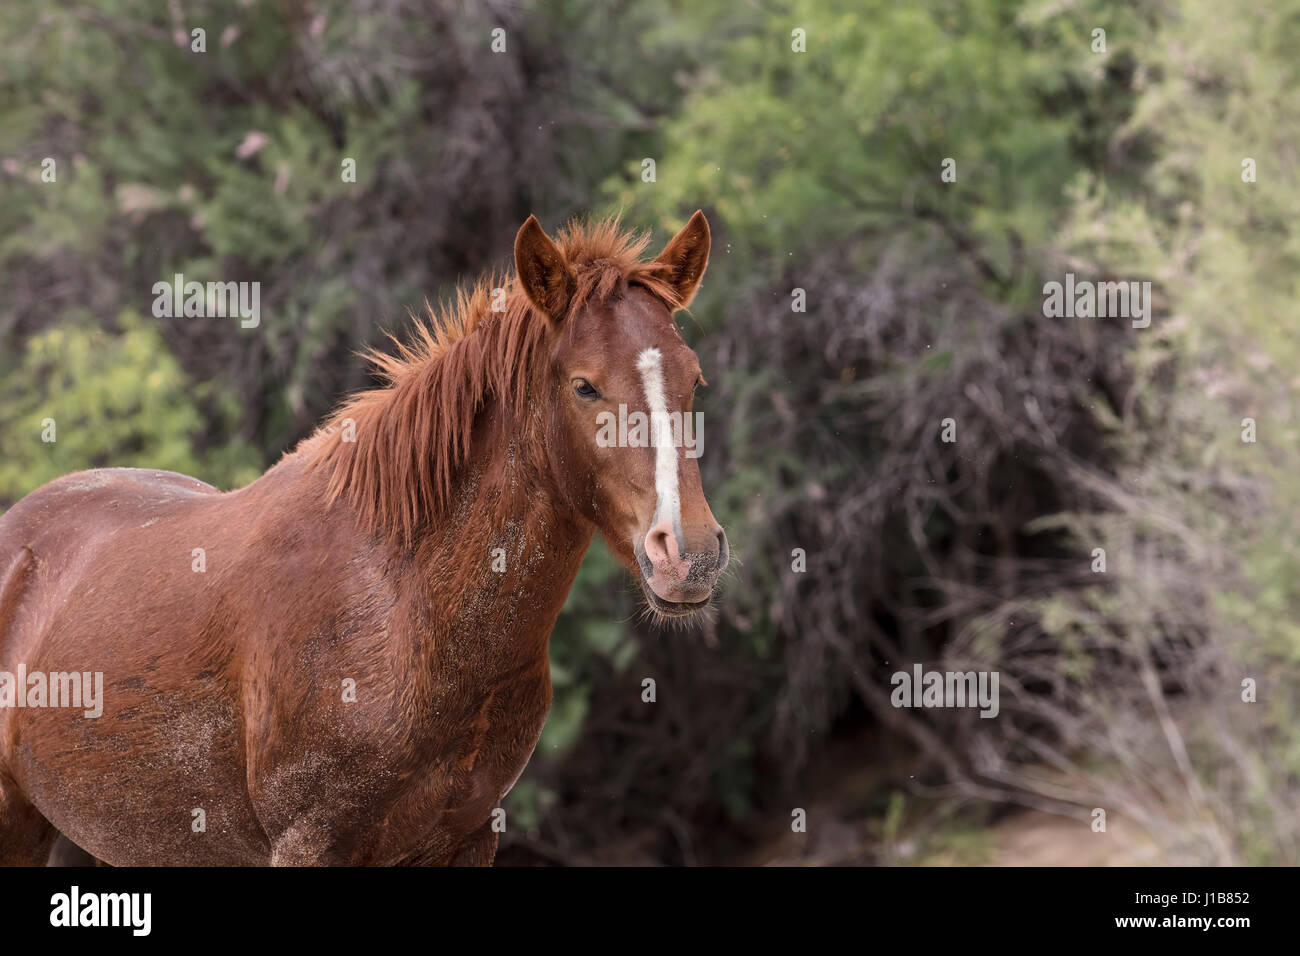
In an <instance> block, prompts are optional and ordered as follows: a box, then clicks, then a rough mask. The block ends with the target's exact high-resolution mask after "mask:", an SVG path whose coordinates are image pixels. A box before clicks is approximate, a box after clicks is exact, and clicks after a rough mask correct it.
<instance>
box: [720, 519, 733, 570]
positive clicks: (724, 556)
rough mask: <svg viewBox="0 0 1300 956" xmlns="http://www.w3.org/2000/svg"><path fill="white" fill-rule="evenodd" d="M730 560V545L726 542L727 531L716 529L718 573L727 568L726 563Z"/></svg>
mask: <svg viewBox="0 0 1300 956" xmlns="http://www.w3.org/2000/svg"><path fill="white" fill-rule="evenodd" d="M730 560H731V546H730V545H728V544H727V532H725V531H723V530H722V529H721V528H719V529H718V573H719V574H721V573H722V572H723V571H725V570H726V568H727V563H728V562H729V561H730Z"/></svg>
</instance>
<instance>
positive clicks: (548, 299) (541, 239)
mask: <svg viewBox="0 0 1300 956" xmlns="http://www.w3.org/2000/svg"><path fill="white" fill-rule="evenodd" d="M515 272H516V273H517V274H518V276H519V281H520V282H521V283H522V284H523V287H524V292H526V293H527V294H528V298H529V299H531V300H532V303H533V305H535V306H537V308H539V309H541V310H542V311H543V312H544V313H546V315H547V317H548V318H551V319H553V320H555V321H559V320H560V319H561V318H563V317H564V313H565V310H566V309H567V308H568V307H569V298H570V297H571V296H572V295H573V276H572V275H570V274H569V267H568V266H566V265H565V264H564V255H563V253H561V252H560V248H559V246H557V245H556V244H555V243H554V242H552V241H551V238H550V236H548V235H547V234H546V233H545V232H544V231H543V230H542V224H541V223H539V222H538V221H537V217H536V216H529V217H528V220H527V221H526V222H525V223H524V224H523V225H522V226H520V227H519V234H518V235H517V236H515Z"/></svg>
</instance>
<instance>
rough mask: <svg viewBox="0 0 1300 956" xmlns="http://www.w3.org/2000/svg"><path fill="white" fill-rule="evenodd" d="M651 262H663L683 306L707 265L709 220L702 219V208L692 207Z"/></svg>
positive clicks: (667, 275)
mask: <svg viewBox="0 0 1300 956" xmlns="http://www.w3.org/2000/svg"><path fill="white" fill-rule="evenodd" d="M655 262H658V263H662V264H663V266H664V272H665V277H666V278H667V279H668V284H669V285H671V286H672V287H673V291H675V292H676V293H677V301H678V302H680V303H681V305H680V307H681V308H683V309H684V308H686V306H688V305H690V304H691V299H693V298H695V290H696V289H698V288H699V287H700V280H701V279H703V278H704V270H705V269H706V268H707V267H708V265H709V221H708V220H707V219H705V218H704V211H703V210H700V209H697V210H695V215H693V216H691V221H690V222H688V223H687V224H686V225H685V226H683V227H682V231H681V232H679V233H678V234H677V235H675V236H673V238H672V241H671V242H669V243H668V245H666V246H664V251H663V252H661V253H659V256H658V258H656V259H655Z"/></svg>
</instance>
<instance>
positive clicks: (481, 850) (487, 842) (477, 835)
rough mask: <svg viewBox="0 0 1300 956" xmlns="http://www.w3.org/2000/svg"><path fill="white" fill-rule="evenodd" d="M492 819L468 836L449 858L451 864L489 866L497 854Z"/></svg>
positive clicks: (495, 833) (496, 834) (496, 835)
mask: <svg viewBox="0 0 1300 956" xmlns="http://www.w3.org/2000/svg"><path fill="white" fill-rule="evenodd" d="M498 836H499V834H498V833H497V831H495V830H493V829H492V821H491V820H489V821H488V822H487V823H485V824H483V825H482V826H481V827H479V828H478V829H477V830H475V831H474V832H473V833H471V834H470V835H469V836H468V837H466V838H465V842H464V843H462V844H461V845H460V846H459V847H458V848H457V849H456V852H455V854H453V856H452V858H451V865H452V866H491V865H492V861H493V860H494V859H496V855H497V837H498Z"/></svg>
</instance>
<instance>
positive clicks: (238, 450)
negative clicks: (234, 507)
mask: <svg viewBox="0 0 1300 956" xmlns="http://www.w3.org/2000/svg"><path fill="white" fill-rule="evenodd" d="M119 324H120V327H121V332H120V333H119V334H115V335H110V334H107V333H105V332H102V331H100V330H99V329H95V328H92V327H88V326H86V325H75V324H70V325H61V326H56V327H53V328H50V329H48V330H47V331H45V332H42V333H40V334H39V335H36V336H33V337H32V338H31V339H29V340H28V342H27V347H26V351H25V354H24V355H23V358H22V361H21V363H19V365H18V367H17V368H16V369H14V370H12V372H11V373H10V374H8V375H7V376H6V377H5V379H4V381H3V387H2V389H0V437H3V440H4V448H3V452H2V453H0V502H3V503H7V504H12V503H13V502H15V501H17V500H18V499H19V498H21V497H22V496H23V495H25V494H26V493H27V492H29V491H31V490H33V489H34V488H36V487H38V486H39V485H42V484H44V483H46V482H47V481H51V480H52V479H54V478H57V477H59V476H60V475H65V474H68V473H69V472H73V471H80V470H82V469H85V468H101V467H138V468H158V469H162V470H168V471H178V472H182V473H185V474H195V475H204V476H205V477H206V478H207V480H208V481H210V482H216V483H218V484H221V483H226V484H227V485H238V484H242V483H245V482H247V481H251V480H252V479H253V478H255V477H256V476H257V474H258V472H259V469H258V467H257V465H256V459H255V457H254V456H253V455H252V454H251V451H250V450H249V449H247V448H246V447H244V446H242V445H241V444H240V443H238V442H232V443H231V444H229V445H227V446H225V447H223V448H222V449H221V450H220V451H219V452H216V453H214V454H212V455H209V456H200V455H196V454H195V452H194V450H193V443H194V438H195V433H196V432H197V430H198V429H199V426H200V424H201V420H200V416H199V413H198V411H197V402H198V401H200V400H201V399H202V398H203V397H204V396H205V395H206V394H207V393H210V392H211V386H202V387H195V386H193V385H192V384H191V383H189V382H188V381H187V380H186V378H185V375H184V374H183V373H182V372H181V370H180V368H179V366H178V365H177V363H176V360H175V359H174V358H172V357H171V356H170V355H169V354H168V353H167V350H166V348H165V346H164V345H163V342H162V338H161V336H160V335H159V334H158V332H157V330H156V329H155V328H154V327H152V326H151V325H149V324H148V323H147V322H146V321H145V320H143V319H141V318H140V317H139V316H138V315H134V314H133V313H130V312H124V313H123V314H122V315H121V316H120V317H119ZM227 411H228V412H229V411H231V409H230V406H229V404H227ZM51 439H52V440H51Z"/></svg>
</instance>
